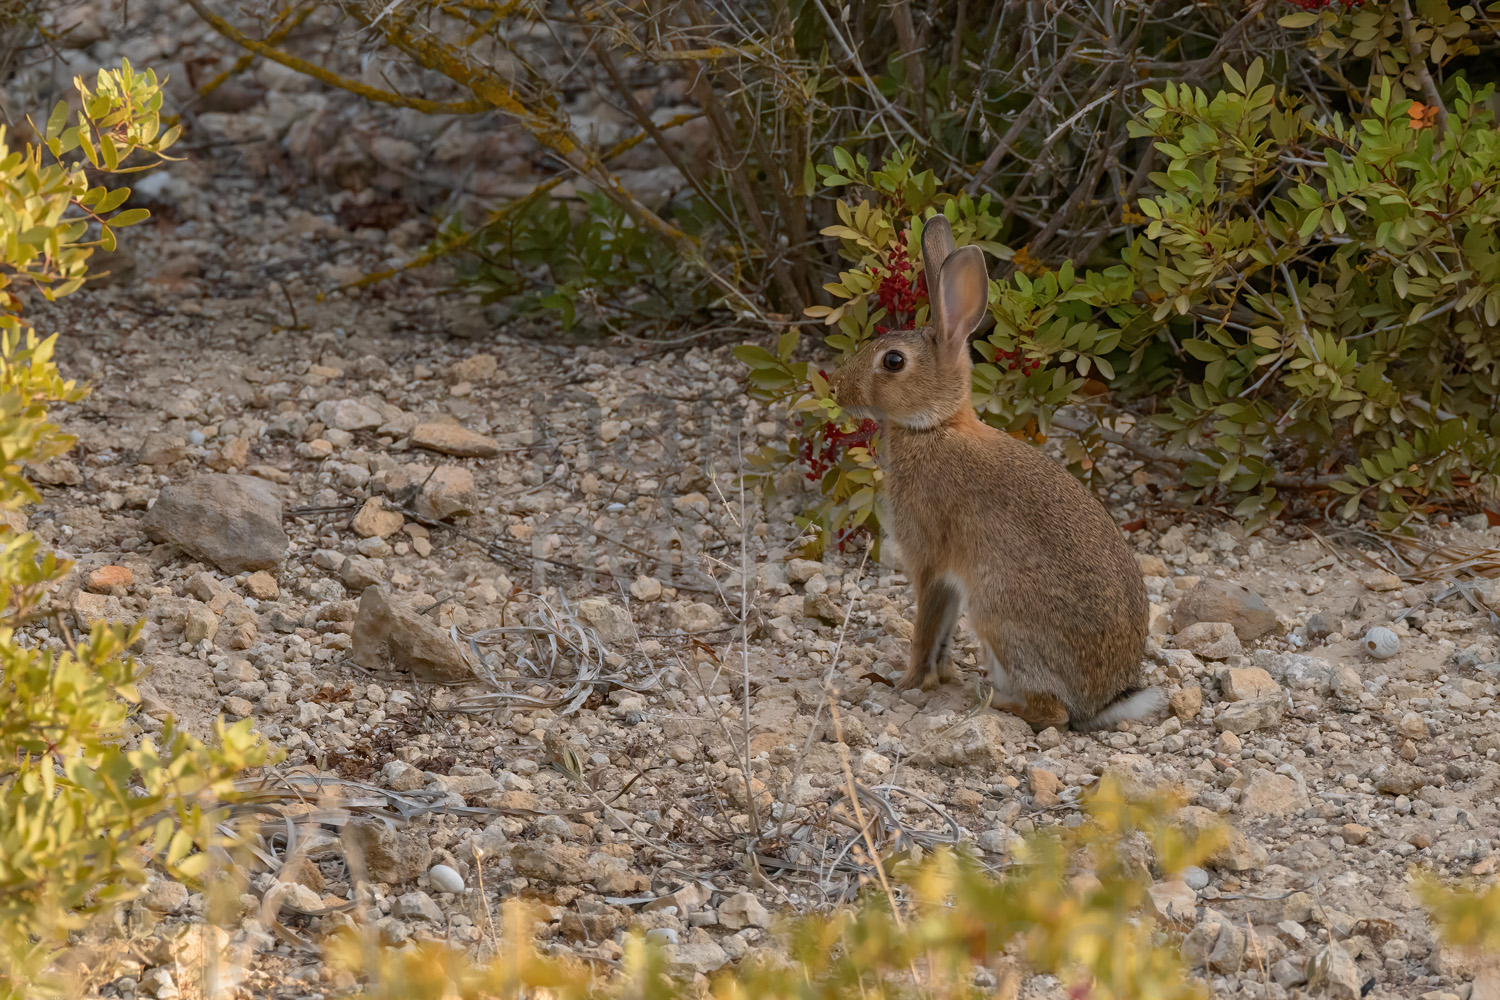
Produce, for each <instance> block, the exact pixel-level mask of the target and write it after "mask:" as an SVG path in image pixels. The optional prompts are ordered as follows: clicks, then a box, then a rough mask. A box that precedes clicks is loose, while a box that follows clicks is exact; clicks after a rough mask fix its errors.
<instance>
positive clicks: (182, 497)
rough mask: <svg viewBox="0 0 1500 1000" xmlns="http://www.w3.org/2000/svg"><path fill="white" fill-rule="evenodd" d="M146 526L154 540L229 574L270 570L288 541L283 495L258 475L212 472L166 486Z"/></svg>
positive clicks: (279, 560) (148, 514)
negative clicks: (283, 523) (282, 518)
mask: <svg viewBox="0 0 1500 1000" xmlns="http://www.w3.org/2000/svg"><path fill="white" fill-rule="evenodd" d="M142 526H143V527H144V528H145V530H146V533H147V534H148V535H150V536H151V537H152V538H153V539H155V540H157V541H159V542H171V543H172V544H173V545H176V546H177V547H178V548H180V549H182V550H183V551H184V552H186V553H187V554H188V555H190V556H193V557H194V558H197V559H202V560H204V561H205V562H210V563H213V564H214V565H215V566H217V567H219V569H221V570H223V571H224V572H225V573H231V574H234V573H244V572H253V571H255V570H259V569H271V568H272V567H274V566H276V565H277V564H278V563H280V562H281V560H282V559H283V558H285V556H286V552H287V548H288V545H289V544H290V543H289V540H288V539H287V534H286V531H285V530H284V529H283V528H282V526H281V499H280V498H279V497H278V496H277V495H276V490H275V488H274V487H273V486H272V485H271V484H270V483H268V482H266V481H265V480H264V479H257V478H255V477H254V476H232V475H226V474H223V473H217V472H210V473H205V474H203V475H200V476H195V477H194V478H192V479H189V480H188V481H187V482H185V483H179V484H174V485H171V486H167V487H164V488H163V489H162V491H161V494H160V495H159V496H158V497H157V498H156V503H155V504H154V505H153V506H152V507H151V510H150V511H149V512H147V514H146V517H145V519H144V521H143V522H142Z"/></svg>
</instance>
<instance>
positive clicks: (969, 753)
mask: <svg viewBox="0 0 1500 1000" xmlns="http://www.w3.org/2000/svg"><path fill="white" fill-rule="evenodd" d="M1035 738H1036V735H1035V734H1034V733H1033V732H1032V731H1031V726H1030V725H1028V724H1027V723H1026V722H1025V721H1023V720H1021V719H1018V718H1016V717H1015V716H1014V715H1011V714H1010V713H1008V712H986V713H984V714H983V715H977V716H975V717H973V718H972V719H969V720H968V721H967V722H966V723H964V724H963V727H962V729H961V730H960V731H959V732H958V733H956V734H954V739H952V740H950V741H948V742H945V743H943V744H941V745H940V746H938V747H937V748H936V754H935V756H936V758H937V762H938V763H939V764H944V765H946V766H948V767H974V768H979V769H980V770H982V771H985V772H986V773H989V774H995V773H998V769H999V768H1001V767H1003V766H1004V764H1005V762H1006V761H1007V760H1009V759H1010V757H1011V755H1012V754H1013V753H1014V752H1016V750H1017V749H1018V748H1020V747H1024V746H1025V745H1026V744H1027V743H1030V742H1031V741H1032V740H1034V739H1035Z"/></svg>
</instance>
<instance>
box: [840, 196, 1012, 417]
mask: <svg viewBox="0 0 1500 1000" xmlns="http://www.w3.org/2000/svg"><path fill="white" fill-rule="evenodd" d="M922 266H923V269H924V270H925V272H926V274H927V293H928V301H929V302H930V303H931V306H930V314H931V322H930V323H929V325H927V326H925V327H923V328H921V329H919V330H900V331H896V332H892V333H887V334H884V335H882V336H878V337H874V338H871V339H870V340H869V341H868V342H867V343H865V344H864V346H862V347H861V348H860V349H859V350H858V351H855V352H854V354H853V355H851V356H850V357H849V360H847V361H845V362H844V363H843V364H842V365H840V366H839V369H838V371H836V372H834V373H833V377H832V378H831V379H830V380H829V385H830V387H831V388H832V389H833V400H834V402H836V403H838V405H839V406H840V407H841V408H843V409H845V410H849V411H850V412H851V413H853V414H855V415H869V416H873V417H875V418H877V419H879V420H883V421H886V422H887V423H890V424H894V425H896V426H898V427H902V428H905V429H908V430H926V429H929V428H932V427H937V426H938V425H940V424H943V423H945V422H946V421H948V420H949V419H951V418H952V417H953V416H954V415H955V414H957V413H960V412H962V411H963V410H965V409H967V408H968V407H970V406H972V403H971V402H970V398H969V379H970V368H971V365H970V362H969V335H970V334H971V333H973V332H974V329H975V327H977V326H978V325H979V321H980V320H981V319H982V318H983V317H984V311H985V309H987V308H988V306H989V289H990V282H989V274H988V273H987V271H986V270H985V264H984V253H983V252H982V251H981V250H980V249H979V248H978V247H973V246H967V247H962V248H960V249H954V246H953V229H952V228H951V227H950V226H949V225H948V220H947V219H945V218H944V217H943V216H941V215H935V216H933V217H932V218H931V219H928V220H927V223H926V225H924V226H923V227H922Z"/></svg>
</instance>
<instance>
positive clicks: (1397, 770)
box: [1375, 764, 1427, 795]
mask: <svg viewBox="0 0 1500 1000" xmlns="http://www.w3.org/2000/svg"><path fill="white" fill-rule="evenodd" d="M1425 784H1427V777H1426V775H1424V774H1423V773H1422V772H1421V771H1420V770H1418V769H1417V768H1416V767H1414V766H1412V765H1411V764H1397V765H1396V766H1394V767H1392V768H1391V769H1390V770H1388V771H1386V772H1385V773H1384V774H1382V775H1380V776H1379V777H1378V778H1376V779H1375V790H1376V791H1378V792H1380V793H1382V794H1384V795H1410V794H1412V793H1413V792H1415V791H1416V790H1417V789H1419V788H1421V787H1422V786H1423V785H1425Z"/></svg>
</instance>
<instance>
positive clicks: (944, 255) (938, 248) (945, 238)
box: [922, 212, 953, 302]
mask: <svg viewBox="0 0 1500 1000" xmlns="http://www.w3.org/2000/svg"><path fill="white" fill-rule="evenodd" d="M952 252H953V227H952V226H950V225H948V220H947V219H946V218H945V217H944V216H943V214H942V213H941V212H939V213H938V214H937V215H934V216H933V217H932V218H930V219H928V220H927V221H926V222H925V223H923V225H922V270H923V271H924V272H925V273H926V275H927V295H928V298H929V299H931V300H932V301H934V302H935V301H937V285H938V275H939V274H941V273H942V270H943V261H945V260H947V259H948V255H949V254H950V253H952Z"/></svg>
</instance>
